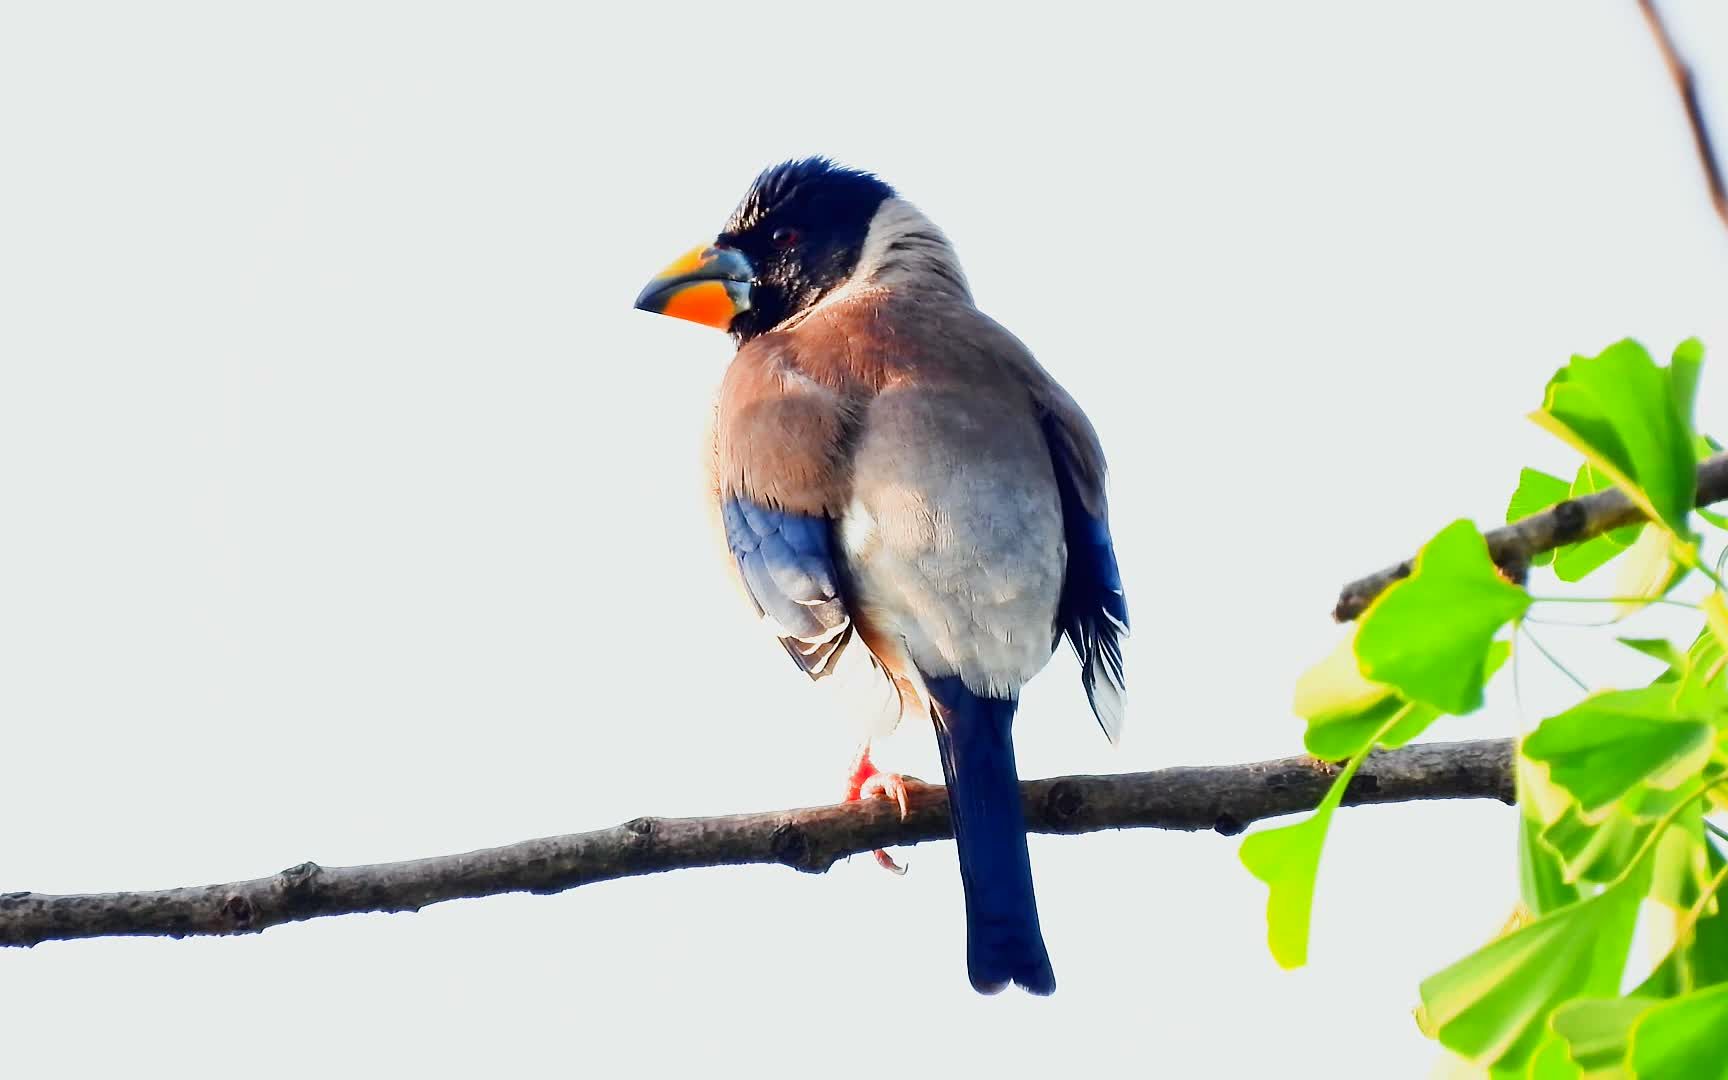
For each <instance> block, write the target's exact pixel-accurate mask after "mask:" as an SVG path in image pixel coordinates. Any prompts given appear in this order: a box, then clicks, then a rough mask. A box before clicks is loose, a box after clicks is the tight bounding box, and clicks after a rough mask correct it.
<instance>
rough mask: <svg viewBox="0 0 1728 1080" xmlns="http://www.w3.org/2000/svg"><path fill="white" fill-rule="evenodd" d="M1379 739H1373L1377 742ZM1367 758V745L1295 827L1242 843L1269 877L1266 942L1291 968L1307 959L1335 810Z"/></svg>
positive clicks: (1249, 862)
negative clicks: (1323, 854) (1316, 884)
mask: <svg viewBox="0 0 1728 1080" xmlns="http://www.w3.org/2000/svg"><path fill="white" fill-rule="evenodd" d="M1373 743H1374V739H1373V738H1372V737H1371V738H1370V739H1369V740H1368V745H1369V746H1372V745H1373ZM1367 756H1368V752H1367V749H1366V748H1364V749H1363V750H1362V751H1361V752H1360V753H1359V754H1357V755H1356V756H1355V757H1352V758H1351V759H1350V763H1349V764H1348V765H1346V766H1344V770H1343V771H1342V772H1340V773H1339V774H1338V779H1336V780H1334V781H1333V782H1332V787H1331V788H1330V789H1328V790H1327V792H1326V797H1325V798H1324V799H1321V800H1320V805H1319V806H1317V807H1315V808H1314V813H1312V814H1311V815H1309V816H1308V818H1307V819H1305V820H1303V821H1299V822H1297V823H1296V824H1294V825H1280V826H1278V827H1277V828H1272V829H1262V830H1261V831H1259V832H1256V833H1253V834H1252V835H1250V836H1248V837H1247V838H1246V839H1244V840H1243V841H1242V847H1241V850H1240V852H1239V854H1240V857H1241V859H1242V865H1243V866H1245V867H1247V868H1248V872H1249V873H1250V874H1253V875H1254V876H1255V877H1257V878H1259V879H1260V880H1261V881H1264V882H1265V883H1266V885H1267V888H1268V889H1269V890H1270V891H1269V894H1268V895H1267V897H1266V944H1267V946H1268V947H1269V948H1270V949H1271V950H1272V958H1273V959H1274V960H1276V961H1277V962H1278V966H1279V967H1282V968H1284V969H1286V970H1289V969H1290V968H1299V967H1301V966H1302V965H1303V964H1306V963H1307V962H1308V927H1309V923H1310V920H1311V917H1312V915H1313V911H1314V878H1315V876H1316V875H1317V874H1318V873H1319V872H1320V852H1321V850H1322V849H1323V848H1324V847H1325V845H1326V830H1327V829H1328V828H1330V827H1331V825H1332V814H1333V811H1335V810H1337V809H1338V806H1339V804H1340V803H1342V802H1343V801H1344V790H1345V789H1346V788H1348V787H1349V786H1350V778H1351V777H1353V776H1355V775H1356V770H1357V769H1358V768H1360V767H1361V765H1362V761H1363V759H1364V758H1366V757H1367Z"/></svg>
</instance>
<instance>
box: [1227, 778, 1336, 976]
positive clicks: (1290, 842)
mask: <svg viewBox="0 0 1728 1080" xmlns="http://www.w3.org/2000/svg"><path fill="white" fill-rule="evenodd" d="M1331 823H1332V808H1330V807H1326V806H1324V805H1323V806H1322V807H1321V809H1320V810H1317V811H1315V812H1314V814H1313V815H1312V816H1311V817H1309V818H1307V819H1305V820H1303V821H1299V822H1297V823H1296V824H1294V825H1281V826H1279V827H1277V828H1273V829H1266V830H1263V831H1261V832H1257V833H1253V834H1252V835H1250V836H1249V837H1248V838H1247V839H1245V840H1243V841H1242V852H1241V856H1242V865H1243V866H1246V867H1247V868H1248V872H1249V873H1250V874H1253V875H1254V876H1255V877H1257V878H1259V879H1260V880H1261V881H1264V882H1265V883H1266V885H1267V887H1268V888H1269V889H1270V890H1271V894H1270V895H1269V896H1268V897H1267V900H1266V944H1267V947H1269V948H1270V949H1271V950H1272V959H1274V960H1276V961H1277V962H1278V966H1279V967H1281V968H1284V969H1285V970H1287V971H1288V970H1290V969H1291V968H1299V967H1301V966H1302V965H1303V964H1306V963H1307V962H1308V926H1309V922H1310V920H1311V919H1312V917H1313V912H1314V878H1315V875H1317V874H1318V873H1319V872H1320V852H1321V849H1322V848H1323V847H1324V846H1325V844H1326V830H1327V828H1328V826H1330V825H1331Z"/></svg>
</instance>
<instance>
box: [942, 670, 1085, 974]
mask: <svg viewBox="0 0 1728 1080" xmlns="http://www.w3.org/2000/svg"><path fill="white" fill-rule="evenodd" d="M925 685H926V686H928V687H929V690H930V695H931V697H932V698H934V699H935V702H934V706H933V708H932V712H933V714H934V716H933V719H934V720H935V721H936V744H937V746H938V747H939V748H940V749H941V751H942V772H943V773H944V775H946V776H947V778H948V811H949V814H950V815H951V817H952V819H953V821H954V840H955V843H956V844H957V845H958V846H959V848H960V881H961V884H962V885H963V886H964V888H965V891H966V967H967V969H968V971H969V972H970V974H971V976H972V988H973V989H975V990H977V991H978V992H979V993H982V994H994V993H997V992H999V991H1001V990H1002V989H1003V988H1005V987H1006V986H1007V985H1008V984H1009V983H1011V982H1012V983H1017V984H1019V985H1020V986H1022V987H1025V988H1026V989H1027V990H1030V991H1031V992H1032V993H1034V994H1051V993H1055V991H1056V974H1055V972H1053V971H1051V970H1050V954H1049V953H1047V952H1046V951H1045V950H1044V935H1043V933H1042V932H1040V931H1039V929H1038V902H1037V900H1036V899H1035V898H1034V897H1033V895H1032V861H1031V858H1030V857H1029V856H1028V854H1027V852H1026V815H1025V814H1024V812H1022V810H1021V809H1020V778H1019V776H1018V775H1017V774H1016V773H1015V771H1014V743H1013V741H1012V739H1011V730H1012V728H1013V725H1014V708H1015V705H1016V702H1013V701H1002V700H1000V699H997V698H987V697H979V696H978V695H976V694H974V693H972V691H970V690H968V689H966V687H965V685H964V684H962V683H961V681H960V678H959V676H957V675H950V676H948V677H946V678H941V679H927V680H926V682H925Z"/></svg>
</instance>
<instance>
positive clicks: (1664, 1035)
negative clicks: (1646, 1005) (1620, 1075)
mask: <svg viewBox="0 0 1728 1080" xmlns="http://www.w3.org/2000/svg"><path fill="white" fill-rule="evenodd" d="M1724 1032H1728V984H1722V985H1719V986H1713V987H1710V988H1709V989H1708V990H1699V991H1696V992H1694V993H1690V994H1687V995H1686V996H1684V997H1679V998H1675V999H1674V1000H1673V1001H1668V1002H1664V1003H1662V1004H1660V1005H1658V1006H1656V1007H1655V1008H1653V1009H1650V1010H1649V1011H1648V1012H1646V1013H1645V1014H1644V1015H1643V1016H1642V1017H1640V1018H1639V1020H1638V1022H1637V1023H1636V1024H1635V1025H1633V1027H1632V1073H1633V1075H1635V1076H1637V1077H1638V1080H1724V1078H1728V1053H1725V1052H1724V1049H1725V1037H1724Z"/></svg>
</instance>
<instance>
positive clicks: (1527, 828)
mask: <svg viewBox="0 0 1728 1080" xmlns="http://www.w3.org/2000/svg"><path fill="white" fill-rule="evenodd" d="M1518 817H1519V821H1518V891H1519V894H1520V895H1521V896H1522V897H1523V898H1524V906H1525V907H1527V908H1529V909H1530V912H1531V914H1533V915H1538V916H1540V915H1546V914H1548V913H1549V912H1550V911H1557V910H1559V909H1560V908H1563V907H1565V906H1566V905H1567V904H1570V903H1573V902H1575V901H1576V900H1578V899H1579V898H1580V897H1581V896H1583V891H1582V890H1581V889H1579V887H1578V886H1577V885H1576V884H1574V883H1573V882H1572V881H1570V880H1568V879H1567V877H1566V869H1565V865H1564V864H1563V863H1562V862H1561V861H1560V858H1559V856H1558V855H1556V854H1555V853H1554V849H1553V848H1551V847H1549V846H1548V845H1546V844H1544V843H1543V842H1542V839H1541V835H1542V823H1541V822H1540V821H1537V820H1536V819H1535V818H1534V817H1533V816H1531V814H1530V813H1529V812H1527V811H1526V812H1523V813H1520V814H1519V815H1518Z"/></svg>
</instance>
